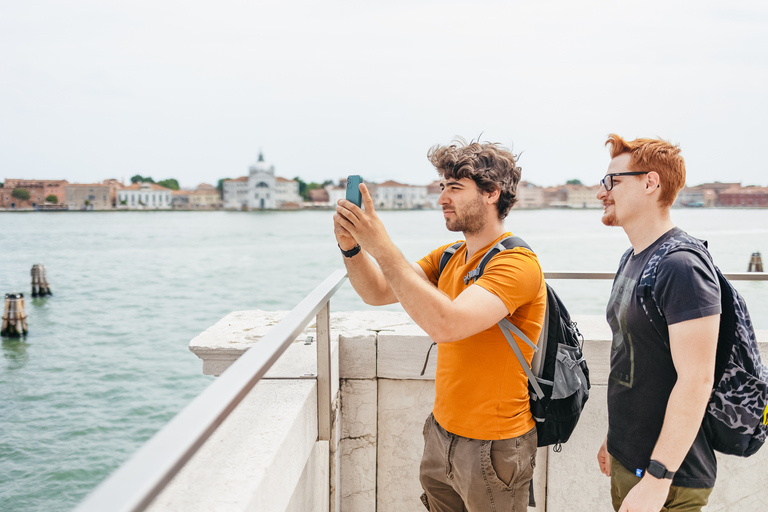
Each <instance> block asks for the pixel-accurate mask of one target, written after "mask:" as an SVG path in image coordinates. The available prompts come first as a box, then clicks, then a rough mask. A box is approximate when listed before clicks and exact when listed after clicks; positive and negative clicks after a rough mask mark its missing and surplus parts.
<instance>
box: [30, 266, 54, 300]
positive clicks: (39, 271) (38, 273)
mask: <svg viewBox="0 0 768 512" xmlns="http://www.w3.org/2000/svg"><path fill="white" fill-rule="evenodd" d="M30 273H31V274H32V296H33V297H45V296H46V295H53V294H52V293H51V287H50V286H48V278H47V277H46V276H45V265H41V264H39V263H38V264H37V265H32V271H31V272H30Z"/></svg>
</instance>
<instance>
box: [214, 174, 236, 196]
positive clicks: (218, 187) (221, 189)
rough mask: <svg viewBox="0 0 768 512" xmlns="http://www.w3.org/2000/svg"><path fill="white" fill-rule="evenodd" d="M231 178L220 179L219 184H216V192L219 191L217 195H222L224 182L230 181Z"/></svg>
mask: <svg viewBox="0 0 768 512" xmlns="http://www.w3.org/2000/svg"><path fill="white" fill-rule="evenodd" d="M230 179H232V178H221V179H220V180H219V182H218V183H217V184H216V190H218V191H219V195H221V196H223V195H224V180H230Z"/></svg>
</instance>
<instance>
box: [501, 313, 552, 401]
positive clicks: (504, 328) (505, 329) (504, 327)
mask: <svg viewBox="0 0 768 512" xmlns="http://www.w3.org/2000/svg"><path fill="white" fill-rule="evenodd" d="M498 326H499V327H500V328H501V332H502V333H504V337H505V338H506V339H507V343H509V346H510V347H512V351H513V352H514V353H515V356H517V360H518V361H519V362H520V366H522V367H523V370H524V371H525V374H526V375H527V376H528V383H529V384H530V385H531V387H533V390H534V391H536V395H538V397H539V399H540V400H542V399H544V391H542V389H541V386H539V382H538V381H537V380H536V377H535V376H534V375H533V371H532V370H531V367H530V366H528V363H527V362H526V361H525V357H523V352H522V351H521V350H520V347H519V346H517V342H516V341H515V339H514V338H513V337H512V334H511V333H510V331H512V332H514V333H515V334H517V337H518V338H520V339H521V340H523V341H524V342H526V343H527V344H528V345H529V346H530V347H531V348H533V351H534V352H536V350H538V348H537V347H536V344H535V343H533V342H532V341H531V340H530V339H528V336H526V335H525V333H523V331H521V330H520V329H518V327H517V326H516V325H515V324H513V323H512V322H510V321H509V320H507V319H506V318H502V319H501V321H499V323H498Z"/></svg>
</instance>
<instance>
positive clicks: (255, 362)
mask: <svg viewBox="0 0 768 512" xmlns="http://www.w3.org/2000/svg"><path fill="white" fill-rule="evenodd" d="M724 275H725V277H726V278H728V279H730V280H733V281H768V274H766V273H760V272H743V273H728V274H724ZM346 277H347V273H346V271H345V270H337V271H335V272H333V273H332V274H331V275H330V276H329V277H328V278H326V279H325V281H323V282H322V283H321V284H320V285H319V286H318V287H317V288H315V289H314V290H313V291H312V292H311V293H310V294H309V295H307V296H306V297H305V298H304V299H303V300H302V301H301V302H300V303H299V304H298V305H297V306H296V307H295V308H293V310H291V311H290V312H289V313H288V315H287V316H286V317H285V318H284V319H283V320H281V321H280V322H279V323H278V324H277V325H275V326H274V327H273V328H272V329H270V330H269V332H268V333H267V334H266V335H264V337H263V338H261V340H259V342H258V343H256V344H255V345H253V346H252V347H251V348H250V349H249V350H248V351H246V352H245V354H243V355H242V356H241V357H240V358H238V359H237V360H236V361H235V362H234V363H233V364H232V365H231V366H230V367H229V368H227V369H226V370H225V371H224V372H223V373H222V374H221V376H220V377H218V378H217V379H216V380H214V381H213V382H212V383H211V385H209V386H208V387H207V388H206V389H205V390H203V392H202V393H201V394H200V395H198V396H197V397H196V398H195V399H194V400H192V402H191V403H190V404H189V405H187V406H186V407H185V408H184V409H183V410H182V411H181V412H180V413H178V414H177V415H176V416H175V417H174V418H173V419H172V420H171V421H170V422H169V423H167V424H166V425H165V426H164V427H163V428H162V429H161V430H160V431H158V432H157V433H156V434H155V435H154V436H153V437H152V438H150V440H149V441H147V442H146V443H145V444H144V445H143V446H142V447H141V448H140V449H139V451H138V452H136V453H135V454H134V455H133V456H132V457H131V458H130V459H129V460H128V461H127V462H125V463H124V464H123V465H122V466H120V467H119V468H118V469H117V470H116V471H115V472H114V473H112V474H111V475H110V476H109V477H108V478H107V479H106V480H105V481H104V482H102V483H101V484H100V485H99V486H98V487H96V489H95V490H94V491H93V492H92V493H91V494H90V495H89V496H88V497H87V498H86V499H85V500H84V501H83V502H82V503H81V504H80V505H79V506H78V507H77V508H76V509H75V512H104V511H115V512H140V511H143V510H145V509H146V508H147V507H148V506H149V504H150V503H151V502H152V500H154V499H155V498H156V497H157V496H158V495H159V494H160V493H161V492H162V491H163V488H164V487H165V485H166V484H167V483H168V482H170V480H171V479H172V478H173V477H174V476H176V474H177V473H178V472H179V471H180V470H181V468H182V467H184V464H186V462H187V461H188V460H189V459H190V458H192V456H193V455H194V454H195V453H196V452H197V450H198V449H199V448H200V446H202V444H203V443H204V442H205V441H206V440H207V439H208V438H209V437H210V436H211V434H213V432H214V431H215V430H216V428H217V427H218V426H219V425H221V423H223V422H224V420H225V419H226V418H227V416H229V414H230V413H231V412H232V411H233V410H234V409H235V407H237V405H238V404H239V403H240V402H241V401H242V400H243V398H245V396H246V395H247V394H248V393H249V392H250V391H251V389H253V387H254V386H255V385H256V383H258V382H259V380H260V379H261V378H262V377H263V376H264V375H265V374H266V373H267V371H268V370H269V369H270V368H271V366H272V365H273V364H274V363H275V362H276V361H277V360H278V359H279V358H280V356H281V355H282V354H283V352H285V350H286V349H287V348H288V347H289V346H290V345H291V343H292V342H293V340H295V339H296V337H297V336H298V335H299V334H300V333H301V332H302V331H303V330H304V328H305V327H306V326H307V325H308V324H309V322H310V321H311V320H312V318H315V317H316V318H317V326H318V369H317V373H318V375H317V379H318V395H319V396H318V423H319V424H318V435H319V438H320V439H327V437H328V436H329V434H330V413H331V411H330V401H331V397H330V380H329V379H330V360H329V357H330V347H329V341H330V328H329V315H330V308H329V301H330V298H331V297H332V296H333V295H334V294H335V293H336V291H338V289H339V288H340V287H341V286H342V284H343V283H344V280H345V279H346ZM544 277H545V279H553V280H556V279H563V280H567V279H577V280H581V279H595V280H601V279H614V277H615V273H613V272H577V271H559V272H545V273H544ZM326 338H327V339H326Z"/></svg>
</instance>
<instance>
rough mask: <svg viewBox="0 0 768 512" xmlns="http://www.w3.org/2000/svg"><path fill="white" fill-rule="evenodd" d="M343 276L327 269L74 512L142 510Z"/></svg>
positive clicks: (323, 307)
mask: <svg viewBox="0 0 768 512" xmlns="http://www.w3.org/2000/svg"><path fill="white" fill-rule="evenodd" d="M346 277H347V273H346V271H344V270H337V271H335V272H333V273H332V274H331V275H330V276H329V277H328V278H327V279H326V280H325V281H323V282H322V283H321V284H320V285H319V286H318V287H317V288H315V289H314V290H313V291H312V292H311V293H310V294H309V295H307V296H306V297H305V298H304V300H302V301H301V302H300V303H299V304H298V305H297V306H296V307H295V308H293V310H291V312H290V313H288V315H287V316H286V317H285V318H284V319H283V320H282V321H280V323H278V324H277V325H276V326H274V327H273V328H272V329H270V330H269V332H268V333H267V334H266V335H264V337H263V338H261V340H259V342H258V343H256V344H255V345H253V346H252V347H251V348H250V349H249V350H248V351H246V352H245V353H244V354H243V355H242V356H241V357H240V358H239V359H237V361H235V362H234V363H233V364H232V365H231V366H230V367H229V368H227V370H225V371H224V372H223V373H222V374H221V376H220V377H219V378H217V379H216V380H214V381H213V382H212V383H211V385H209V386H208V387H207V388H206V389H205V390H204V391H203V392H202V393H201V394H200V395H198V396H197V398H195V399H194V400H192V402H191V403H190V404H189V405H187V406H186V407H185V408H184V409H183V410H182V411H181V412H180V413H179V414H177V415H176V416H175V417H174V418H173V419H172V420H171V421H170V422H169V423H168V424H167V425H165V426H164V427H163V428H162V429H161V430H160V431H158V432H157V433H156V434H155V435H154V436H153V437H152V438H151V439H150V440H149V441H147V442H146V443H145V444H144V446H142V447H141V448H140V449H139V451H138V452H136V453H135V454H134V455H133V457H131V458H130V459H129V460H128V461H127V462H125V463H124V464H123V465H122V466H120V467H119V468H118V469H117V470H116V471H115V472H114V473H112V475H110V476H109V478H107V479H106V480H105V481H104V482H102V483H101V484H100V485H99V486H98V487H97V488H96V489H95V490H94V491H93V492H92V493H91V494H90V495H89V496H88V497H87V498H86V499H85V500H84V501H83V502H82V503H81V504H80V505H79V506H78V507H77V508H76V509H75V510H76V512H105V511H116V512H138V511H142V510H145V509H146V508H147V506H149V504H150V503H151V502H152V500H154V499H155V498H156V497H157V496H158V495H159V494H160V493H161V492H162V491H163V488H164V487H165V485H166V484H167V483H168V482H169V481H170V480H171V479H172V478H173V477H174V476H175V475H176V474H177V473H178V472H179V471H180V470H181V468H182V467H183V466H184V464H185V463H186V462H187V461H188V460H189V459H190V458H191V457H192V456H193V455H194V454H195V452H196V451H197V450H198V448H200V446H201V445H202V444H203V443H204V442H205V441H206V439H208V438H209V437H210V436H211V434H213V432H214V431H215V430H216V428H217V427H218V426H219V425H221V423H223V422H224V420H225V419H226V418H227V416H228V415H229V414H230V413H231V412H232V411H233V410H234V409H235V407H237V405H238V404H239V403H240V402H241V401H242V400H243V398H245V396H246V395H247V394H248V392H249V391H250V390H251V389H253V387H254V386H255V385H256V383H257V382H258V381H259V380H260V379H261V378H262V377H263V376H264V374H265V373H267V370H269V368H270V367H271V366H272V365H273V364H274V363H275V361H277V360H278V359H279V358H280V356H281V355H282V354H283V352H285V350H286V349H287V348H288V347H289V346H290V345H291V343H292V342H293V340H295V339H296V337H297V336H298V335H299V334H301V332H302V331H303V330H304V328H305V327H306V326H307V325H308V324H309V322H310V321H311V320H312V319H313V318H315V316H316V315H317V314H318V312H320V311H321V310H324V311H325V312H326V313H327V311H328V308H327V304H328V301H329V300H330V298H331V297H332V296H333V294H335V293H336V291H337V290H338V289H339V288H340V287H341V285H342V284H343V283H344V280H345V279H346ZM323 323H324V324H325V322H323ZM326 325H327V324H326ZM318 373H320V371H319V369H318ZM319 429H320V427H319Z"/></svg>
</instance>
